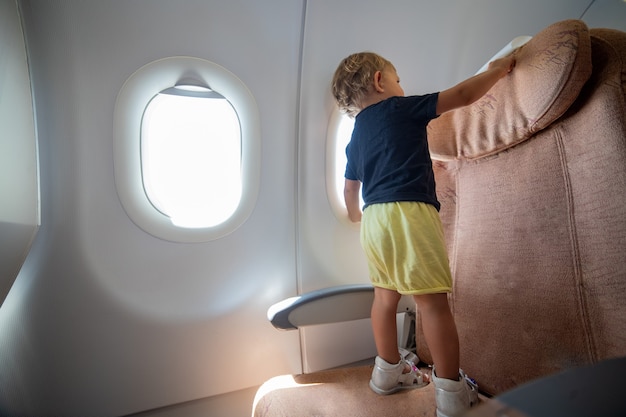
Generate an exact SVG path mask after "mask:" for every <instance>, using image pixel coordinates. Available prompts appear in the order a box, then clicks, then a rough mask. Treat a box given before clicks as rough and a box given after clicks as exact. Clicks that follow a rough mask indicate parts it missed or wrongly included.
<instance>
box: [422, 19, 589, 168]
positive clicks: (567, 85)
mask: <svg viewBox="0 0 626 417" xmlns="http://www.w3.org/2000/svg"><path fill="white" fill-rule="evenodd" d="M516 56H517V62H516V66H515V69H514V70H513V71H512V72H511V73H510V74H508V75H507V76H505V77H503V78H502V79H500V80H499V81H498V82H497V83H496V84H495V85H494V86H493V87H492V88H491V90H489V92H488V93H487V94H485V95H484V96H483V97H482V98H481V99H479V100H478V101H476V102H475V103H473V104H472V105H469V106H467V107H463V108H459V109H456V110H453V111H450V112H447V113H444V114H442V115H441V116H440V117H439V118H437V119H435V120H433V121H431V122H430V124H429V126H428V136H429V138H428V140H429V146H430V149H431V155H432V157H433V159H439V160H450V159H455V158H460V159H477V158H481V157H485V156H489V155H493V154H495V153H497V152H500V151H502V150H504V149H508V148H510V147H512V146H515V145H517V144H518V143H520V142H522V141H524V140H526V139H528V138H529V137H531V136H532V135H533V134H535V133H536V132H538V131H540V130H542V129H544V128H545V127H546V126H549V125H550V124H551V123H552V122H554V121H555V120H556V119H558V118H559V117H560V116H561V115H562V114H563V113H565V111H566V110H567V109H568V108H569V107H570V105H571V104H572V103H573V102H574V100H575V99H576V97H577V96H578V94H579V92H580V90H581V88H582V87H583V85H584V84H585V82H586V81H587V79H589V77H590V75H591V69H592V66H591V41H590V36H589V30H588V28H587V26H586V25H585V23H584V22H582V21H581V20H573V19H572V20H564V21H561V22H557V23H554V24H552V25H550V26H548V27H547V28H545V29H544V30H542V31H541V32H539V33H537V34H536V35H535V36H534V37H533V38H532V39H531V40H530V41H528V43H526V44H525V45H524V46H522V47H521V48H520V49H519V50H518V51H517V52H516Z"/></svg>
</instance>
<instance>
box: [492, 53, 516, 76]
mask: <svg viewBox="0 0 626 417" xmlns="http://www.w3.org/2000/svg"><path fill="white" fill-rule="evenodd" d="M514 67H515V54H514V53H513V54H511V55H508V56H505V57H504V58H500V59H496V60H495V61H491V62H490V63H489V70H500V71H502V75H503V76H504V75H505V74H507V73H509V72H511V71H513V68H514Z"/></svg>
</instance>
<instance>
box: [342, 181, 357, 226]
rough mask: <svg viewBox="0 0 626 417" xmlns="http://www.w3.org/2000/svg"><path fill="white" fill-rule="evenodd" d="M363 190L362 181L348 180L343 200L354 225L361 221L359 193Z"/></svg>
mask: <svg viewBox="0 0 626 417" xmlns="http://www.w3.org/2000/svg"><path fill="white" fill-rule="evenodd" d="M360 190H361V181H355V180H349V179H346V183H345V185H344V188H343V198H344V200H345V202H346V208H347V209H348V218H349V219H350V221H352V222H354V223H358V222H360V221H361V207H359V191H360Z"/></svg>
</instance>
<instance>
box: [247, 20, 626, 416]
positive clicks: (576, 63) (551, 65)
mask: <svg viewBox="0 0 626 417" xmlns="http://www.w3.org/2000/svg"><path fill="white" fill-rule="evenodd" d="M625 84H626V33H623V32H619V31H615V30H609V29H591V30H589V29H588V28H587V27H586V25H585V24H584V23H583V22H582V21H579V20H567V21H562V22H557V23H555V24H553V25H551V26H549V27H547V28H545V29H544V30H543V31H541V32H540V33H538V34H536V35H535V36H534V37H533V38H532V39H531V40H530V41H529V42H528V43H527V44H526V45H525V46H523V47H522V48H521V50H520V51H519V52H518V61H517V67H516V69H515V70H514V71H513V72H512V73H511V74H510V75H509V76H507V77H505V78H503V79H502V80H501V81H499V82H498V83H497V84H496V85H495V86H494V87H493V88H492V89H491V91H489V93H488V94H486V95H485V96H484V97H483V98H482V99H481V100H479V101H478V102H476V103H474V104H473V105H471V106H468V107H466V108H463V109H459V110H456V111H454V112H449V113H446V114H444V115H442V116H441V117H440V118H438V119H436V120H434V121H432V122H431V124H430V125H429V142H430V147H431V152H432V155H433V165H434V169H435V175H436V180H437V189H438V193H439V198H440V201H441V203H442V210H441V212H440V214H441V217H442V220H443V223H444V228H445V232H446V238H447V242H448V249H449V253H450V262H451V267H452V271H453V277H454V292H453V294H452V295H451V297H450V300H451V304H452V308H453V313H454V316H455V319H456V322H457V327H458V331H459V338H460V343H461V367H462V368H463V369H464V370H465V371H466V373H467V374H469V375H471V376H472V377H473V378H475V379H476V380H477V382H478V384H479V386H480V388H481V390H482V391H483V392H484V393H486V394H488V395H494V396H497V395H499V394H502V393H504V392H505V391H508V390H511V389H513V388H515V387H518V386H520V385H521V384H524V383H526V382H529V381H532V380H535V379H537V378H541V377H544V376H547V375H552V374H555V373H558V372H561V371H564V370H567V369H571V368H576V367H579V366H585V365H590V364H595V363H598V362H601V361H603V360H606V359H610V358H617V357H622V356H626V104H625V90H624V88H625ZM417 323H418V325H417V327H418V328H417V331H416V334H417V353H418V355H419V357H420V358H421V359H422V360H424V361H425V362H426V363H430V361H431V355H430V352H429V351H428V348H427V347H426V345H425V344H424V339H423V337H422V335H421V329H420V326H419V313H418V317H417ZM370 372H371V367H369V366H362V367H357V368H347V369H341V370H330V371H323V372H318V373H314V374H308V375H299V376H291V377H286V378H287V380H288V381H289V383H290V384H291V385H289V384H288V385H285V386H283V387H281V386H280V384H278V385H277V386H274V388H275V389H271V388H269V387H270V386H271V384H270V382H272V383H276V382H279V381H277V380H274V381H268V384H267V385H265V386H263V387H261V390H259V395H257V401H256V402H255V409H254V410H253V414H254V415H255V416H314V415H320V416H322V415H323V416H342V417H345V416H383V415H390V416H391V415H393V416H405V415H406V416H418V415H423V416H434V412H435V410H434V394H433V392H432V390H433V387H432V384H431V385H429V386H428V387H426V388H424V389H420V390H414V391H408V392H406V391H405V392H402V393H399V394H394V395H392V396H387V397H380V396H376V395H375V394H373V393H372V392H371V391H370V390H369V388H368V385H367V381H368V380H369V373H370ZM279 378H280V377H279ZM294 382H295V385H294ZM287 386H291V388H286V387H287ZM293 386H297V387H298V388H293Z"/></svg>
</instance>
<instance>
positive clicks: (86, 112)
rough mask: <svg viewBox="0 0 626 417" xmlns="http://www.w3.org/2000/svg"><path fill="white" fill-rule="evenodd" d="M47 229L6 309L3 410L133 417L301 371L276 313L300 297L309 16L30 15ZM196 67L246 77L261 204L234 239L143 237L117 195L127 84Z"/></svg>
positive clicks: (113, 11) (42, 11)
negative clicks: (151, 70)
mask: <svg viewBox="0 0 626 417" xmlns="http://www.w3.org/2000/svg"><path fill="white" fill-rule="evenodd" d="M20 4H21V8H22V11H23V14H24V20H25V27H26V38H27V44H28V49H29V54H30V65H31V68H32V78H33V86H34V90H35V105H36V106H37V109H38V111H37V128H38V131H39V142H40V151H41V189H42V193H41V195H42V225H41V229H40V233H39V236H38V238H37V239H36V241H35V243H34V247H33V249H32V251H31V253H30V255H29V257H28V259H27V260H26V263H25V265H24V268H23V269H22V271H21V273H20V275H19V277H18V279H17V280H16V283H15V285H14V287H13V288H12V290H11V293H10V294H9V297H8V298H7V300H6V302H5V304H4V305H3V306H2V310H1V311H0V334H1V335H2V336H1V339H2V342H1V343H0V345H1V346H0V349H1V350H0V356H1V357H2V361H1V362H0V378H2V379H3V380H4V381H2V385H3V386H6V387H7V388H6V389H4V388H3V389H2V390H0V410H2V411H3V412H8V413H11V412H16V413H18V414H20V415H28V416H41V417H43V416H83V417H88V416H119V415H125V414H129V413H133V412H138V411H142V410H146V409H152V408H158V407H163V406H167V405H170V404H175V403H180V402H184V401H190V400H195V399H198V398H203V397H209V396H214V395H218V394H222V393H227V392H231V391H236V390H241V389H245V388H248V387H251V386H258V385H260V384H261V383H262V382H263V381H265V380H266V379H268V378H270V377H272V376H274V375H276V374H279V373H291V372H299V371H300V370H301V365H300V363H301V361H300V346H299V338H298V333H297V332H278V331H277V330H275V329H274V328H273V327H272V326H271V324H270V323H269V322H268V321H267V318H266V311H267V307H268V306H269V305H270V304H272V303H273V302H276V301H278V300H280V299H282V298H286V297H288V296H292V295H294V294H295V293H296V279H295V276H296V249H295V247H296V242H295V237H296V230H295V229H296V224H295V208H294V207H295V201H296V200H295V192H296V172H295V169H296V162H295V161H296V144H297V142H296V140H295V138H296V136H297V97H298V96H297V94H296V93H295V92H297V91H298V81H299V65H300V42H301V29H302V16H303V2H301V1H292V0H289V1H286V0H278V1H264V2H257V1H247V0H233V1H229V2H221V1H203V0H198V1H186V2H184V3H181V2H172V1H165V0H161V1H133V2H128V1H116V2H101V1H24V2H21V3H20ZM179 55H188V56H195V57H200V58H203V59H206V60H209V61H212V62H215V63H217V64H219V65H221V66H223V67H225V68H226V69H228V70H229V71H231V72H232V73H234V74H235V75H236V76H237V77H239V78H240V79H241V80H242V81H243V83H245V85H246V86H247V87H248V88H249V89H250V91H251V93H252V95H253V96H254V98H255V100H256V104H257V106H258V109H259V113H260V117H261V119H262V121H261V136H262V149H261V152H262V158H263V163H262V167H261V175H260V182H261V185H260V192H259V196H258V200H257V202H256V206H255V209H254V211H253V213H252V214H251V215H250V217H249V218H248V219H247V221H246V222H245V223H244V224H243V225H241V226H240V227H239V228H238V229H236V230H235V231H234V232H232V233H231V234H229V235H228V236H225V237H223V238H221V239H217V240H214V241H210V242H207V243H194V244H192V243H189V244H185V243H173V242H168V241H164V240H161V239H158V238H155V237H153V236H152V235H150V234H148V233H146V232H145V231H143V230H141V229H140V228H139V227H137V226H136V225H135V224H134V223H132V221H131V220H130V218H129V217H128V216H127V214H126V212H125V211H124V209H123V207H122V205H121V203H120V200H119V198H118V195H117V192H116V189H115V183H114V172H113V167H114V160H113V132H114V130H113V111H114V106H115V101H116V97H117V94H118V92H119V90H120V88H121V87H122V85H123V83H124V82H125V81H126V79H127V78H128V77H130V76H131V75H132V74H133V73H134V72H135V71H136V70H137V69H139V68H140V67H142V66H144V65H145V64H148V63H150V62H152V61H154V60H157V59H160V58H164V57H169V56H179Z"/></svg>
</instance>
